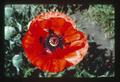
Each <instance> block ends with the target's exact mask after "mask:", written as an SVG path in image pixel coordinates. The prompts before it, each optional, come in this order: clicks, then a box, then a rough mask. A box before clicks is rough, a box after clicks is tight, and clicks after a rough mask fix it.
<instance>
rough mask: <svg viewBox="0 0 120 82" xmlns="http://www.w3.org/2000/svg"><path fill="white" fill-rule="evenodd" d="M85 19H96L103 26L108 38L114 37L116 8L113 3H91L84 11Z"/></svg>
mask: <svg viewBox="0 0 120 82" xmlns="http://www.w3.org/2000/svg"><path fill="white" fill-rule="evenodd" d="M82 16H83V18H84V20H88V21H95V22H97V24H98V25H99V26H101V27H102V28H103V30H104V32H105V33H106V35H107V38H114V28H115V27H114V26H115V10H114V7H113V6H112V5H90V6H89V9H88V10H85V11H83V12H82Z"/></svg>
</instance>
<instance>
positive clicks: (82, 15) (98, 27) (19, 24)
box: [4, 4, 115, 78]
mask: <svg viewBox="0 0 120 82" xmlns="http://www.w3.org/2000/svg"><path fill="white" fill-rule="evenodd" d="M50 10H53V11H59V12H63V13H65V14H66V15H68V16H70V17H71V18H72V19H73V20H74V21H75V23H76V26H77V28H78V29H79V30H81V31H83V32H85V33H86V34H87V36H88V40H89V45H90V48H89V50H88V54H87V55H86V56H85V57H84V59H83V60H82V62H80V63H79V64H77V65H76V66H74V67H70V68H68V69H65V70H64V71H63V72H60V73H57V74H54V73H46V72H43V71H41V70H39V69H37V68H36V67H34V66H33V65H32V64H31V63H30V62H29V60H28V59H27V58H26V56H25V53H24V50H23V48H22V45H21V40H22V37H23V36H24V34H25V33H26V31H27V30H28V25H29V23H30V20H32V18H34V17H35V16H36V15H38V14H40V13H42V12H48V11H50ZM4 11H5V12H4V23H5V24H4V25H5V26H4V35H5V63H4V68H5V72H4V74H5V76H6V77H14V78H16V77H23V78H28V77H38V78H42V77H71V78H74V77H79V78H100V77H114V76H115V69H114V63H115V53H114V51H115V50H114V35H115V32H114V29H115V27H114V26H115V24H114V23H115V16H114V15H115V10H114V7H113V6H112V5H102V4H94V5H87V4H86V5H85V4H71V5H69V4H68V5H67V4H66V5H62V4H30V5H29V4H14V5H13V4H9V5H5V7H4Z"/></svg>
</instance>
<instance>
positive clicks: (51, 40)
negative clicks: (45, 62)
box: [45, 31, 63, 51]
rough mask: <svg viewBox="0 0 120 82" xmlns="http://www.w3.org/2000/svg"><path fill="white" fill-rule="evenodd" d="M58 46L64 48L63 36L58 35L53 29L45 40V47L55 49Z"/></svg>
mask: <svg viewBox="0 0 120 82" xmlns="http://www.w3.org/2000/svg"><path fill="white" fill-rule="evenodd" d="M58 47H59V48H63V38H62V37H61V36H60V35H56V34H55V33H54V32H53V31H50V34H49V36H48V37H47V38H46V41H45V48H48V49H49V50H51V51H54V50H55V49H56V48H58Z"/></svg>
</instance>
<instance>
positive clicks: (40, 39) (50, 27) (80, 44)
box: [22, 12, 88, 72]
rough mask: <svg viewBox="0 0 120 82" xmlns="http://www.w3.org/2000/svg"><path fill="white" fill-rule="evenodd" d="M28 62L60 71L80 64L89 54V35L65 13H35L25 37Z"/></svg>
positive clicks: (41, 67) (42, 68)
mask: <svg viewBox="0 0 120 82" xmlns="http://www.w3.org/2000/svg"><path fill="white" fill-rule="evenodd" d="M22 45H23V47H24V50H25V53H26V56H27V58H28V59H29V61H30V62H31V63H32V64H33V65H35V66H36V67H38V68H39V69H41V70H43V71H48V72H60V71H63V70H64V69H65V68H68V67H70V66H74V65H76V64H78V63H79V62H80V61H81V60H82V59H83V57H84V56H85V55H86V53H87V50H88V41H87V37H86V35H85V34H84V33H83V32H81V31H78V30H77V29H76V25H75V24H74V22H73V20H72V19H71V18H69V17H68V16H66V15H65V14H63V13H59V12H47V13H42V14H40V15H38V16H36V17H35V18H34V19H33V20H32V21H31V23H30V26H29V30H28V31H27V32H26V34H25V36H24V37H23V40H22Z"/></svg>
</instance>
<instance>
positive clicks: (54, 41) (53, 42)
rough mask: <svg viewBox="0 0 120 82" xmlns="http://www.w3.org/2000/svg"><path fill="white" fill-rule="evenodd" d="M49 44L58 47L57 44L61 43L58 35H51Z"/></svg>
mask: <svg viewBox="0 0 120 82" xmlns="http://www.w3.org/2000/svg"><path fill="white" fill-rule="evenodd" d="M49 44H50V45H51V46H54V47H56V46H57V45H58V44H59V38H58V37H56V36H52V37H50V38H49Z"/></svg>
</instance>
